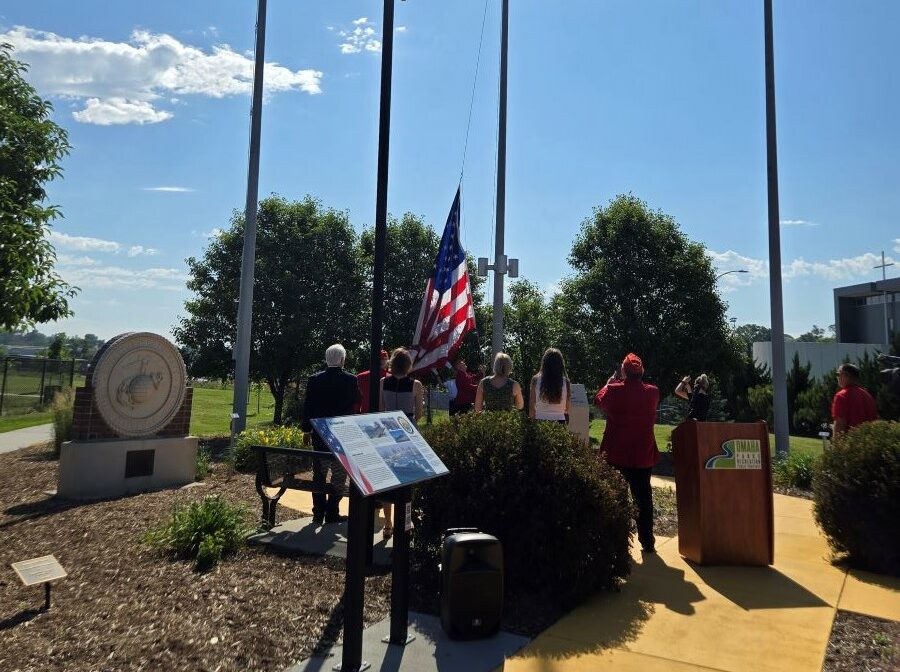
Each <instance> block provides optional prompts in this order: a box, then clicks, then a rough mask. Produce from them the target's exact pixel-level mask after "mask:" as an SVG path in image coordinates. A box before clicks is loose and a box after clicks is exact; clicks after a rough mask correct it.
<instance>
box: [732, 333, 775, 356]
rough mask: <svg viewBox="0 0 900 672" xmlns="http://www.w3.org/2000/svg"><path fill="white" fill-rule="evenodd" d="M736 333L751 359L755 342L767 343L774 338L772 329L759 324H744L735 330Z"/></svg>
mask: <svg viewBox="0 0 900 672" xmlns="http://www.w3.org/2000/svg"><path fill="white" fill-rule="evenodd" d="M734 335H735V337H737V338H738V340H739V342H740V344H741V347H742V348H743V350H744V352H745V353H746V354H747V356H748V357H750V358H751V359H752V358H753V344H754V343H767V342H770V341H771V340H772V330H771V329H769V328H768V327H764V326H762V325H759V324H742V325H741V326H739V327H737V328H736V329H735V330H734Z"/></svg>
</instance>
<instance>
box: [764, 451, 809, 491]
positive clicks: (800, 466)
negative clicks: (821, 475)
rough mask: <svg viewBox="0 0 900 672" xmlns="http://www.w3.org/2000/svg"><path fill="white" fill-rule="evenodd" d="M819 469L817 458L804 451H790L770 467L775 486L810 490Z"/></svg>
mask: <svg viewBox="0 0 900 672" xmlns="http://www.w3.org/2000/svg"><path fill="white" fill-rule="evenodd" d="M818 468H819V457H818V456H816V455H814V454H813V453H810V452H806V451H799V450H798V451H791V452H789V453H788V454H787V455H786V456H785V457H783V458H781V459H779V460H777V461H776V462H775V464H773V465H772V470H773V471H774V472H775V485H780V486H781V487H783V488H799V489H800V490H811V489H812V484H813V477H814V476H815V473H816V470H817V469H818Z"/></svg>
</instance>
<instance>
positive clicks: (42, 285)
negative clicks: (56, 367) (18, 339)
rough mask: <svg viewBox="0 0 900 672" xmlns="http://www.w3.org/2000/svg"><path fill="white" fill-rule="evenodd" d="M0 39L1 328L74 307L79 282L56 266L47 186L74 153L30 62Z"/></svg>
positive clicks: (28, 323) (54, 213) (49, 318)
mask: <svg viewBox="0 0 900 672" xmlns="http://www.w3.org/2000/svg"><path fill="white" fill-rule="evenodd" d="M12 52H13V48H12V46H11V45H9V44H0V268H2V269H3V272H2V273H0V328H5V329H18V328H20V327H23V326H31V325H33V324H35V323H37V322H49V321H52V320H56V319H59V318H61V317H66V316H68V315H71V314H72V311H71V310H70V309H69V303H68V299H70V298H72V297H73V296H75V293H76V291H77V288H75V287H72V286H70V285H69V284H67V283H66V282H65V281H63V280H62V279H61V278H60V277H59V276H58V275H57V274H56V273H55V271H54V270H53V266H54V263H55V262H56V252H55V251H54V249H53V246H52V245H51V244H50V242H49V240H48V239H47V233H48V230H49V228H50V222H51V221H52V220H54V219H55V218H57V217H59V216H60V212H59V208H58V207H57V206H55V205H47V204H45V201H46V199H47V192H46V190H45V185H46V184H47V183H48V182H50V181H51V180H53V179H55V178H57V177H59V176H60V175H61V174H62V166H61V165H60V160H61V159H62V158H63V157H64V156H65V155H66V154H68V153H69V141H68V138H67V136H66V132H65V130H63V129H62V128H60V127H59V126H58V125H56V124H55V123H54V122H53V121H51V119H50V113H51V112H52V110H53V106H52V105H51V104H50V103H49V102H48V101H46V100H43V99H42V98H41V97H40V96H39V95H38V94H37V92H36V91H35V90H34V88H33V87H32V86H31V85H30V84H28V82H26V81H25V79H24V78H23V74H24V73H25V72H26V70H27V66H26V65H25V64H24V63H21V62H19V61H17V60H16V59H14V58H13V56H12Z"/></svg>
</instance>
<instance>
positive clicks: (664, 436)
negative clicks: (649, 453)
mask: <svg viewBox="0 0 900 672" xmlns="http://www.w3.org/2000/svg"><path fill="white" fill-rule="evenodd" d="M605 427H606V420H601V419H596V420H592V421H591V437H592V438H596V439H597V440H598V441H599V440H601V439H602V438H603V429H604V428H605ZM673 429H675V425H654V426H653V434H654V435H655V436H656V446H657V447H658V448H659V449H660V450H661V451H665V450H668V446H667V444H668V443H669V441H670V438H671V435H672V430H673ZM769 445H770V446H771V447H772V450H773V452H774V449H775V435H774V434H769ZM790 445H791V452H794V451H797V452H804V453H812V454H814V455H820V454H821V453H822V440H821V439H816V438H810V437H807V436H792V437H791V442H790Z"/></svg>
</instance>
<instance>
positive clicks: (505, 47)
mask: <svg viewBox="0 0 900 672" xmlns="http://www.w3.org/2000/svg"><path fill="white" fill-rule="evenodd" d="M501 26H502V27H501V34H500V115H499V129H498V133H497V213H496V220H497V231H496V237H495V241H494V309H493V318H494V320H493V329H492V334H491V356H492V359H493V357H495V356H496V355H497V353H498V352H501V351H502V350H503V276H504V275H505V274H506V255H505V254H504V253H503V236H504V227H505V224H506V71H507V65H508V58H507V56H508V51H509V0H503V18H502V20H501Z"/></svg>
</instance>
